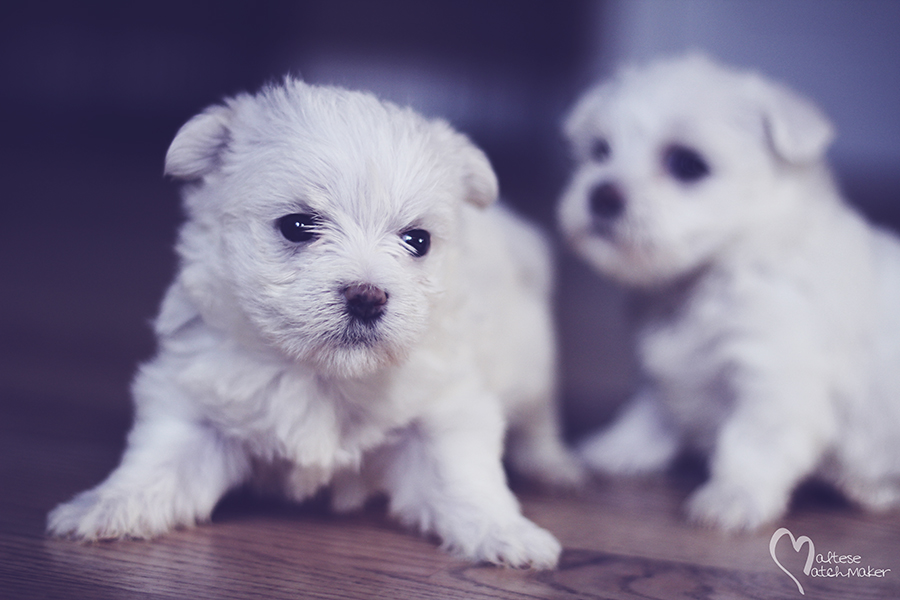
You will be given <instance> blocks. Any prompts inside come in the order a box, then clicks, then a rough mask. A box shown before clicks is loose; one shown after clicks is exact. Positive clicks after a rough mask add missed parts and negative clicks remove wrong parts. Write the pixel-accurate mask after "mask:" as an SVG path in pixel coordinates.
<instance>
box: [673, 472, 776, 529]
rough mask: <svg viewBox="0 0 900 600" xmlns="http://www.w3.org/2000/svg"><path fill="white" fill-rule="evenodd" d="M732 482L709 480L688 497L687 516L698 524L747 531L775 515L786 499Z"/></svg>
mask: <svg viewBox="0 0 900 600" xmlns="http://www.w3.org/2000/svg"><path fill="white" fill-rule="evenodd" d="M769 496H770V497H768V498H767V497H766V494H764V493H762V490H761V489H760V490H751V489H749V488H746V487H742V486H739V485H735V484H728V483H722V482H718V481H710V482H709V483H707V484H706V485H704V486H703V487H701V488H700V489H699V490H697V491H696V492H694V494H693V495H692V496H691V497H690V498H689V499H688V503H687V512H688V517H689V518H690V520H691V521H692V522H694V523H697V524H698V525H705V526H710V527H716V528H718V529H722V530H725V531H729V532H738V531H750V530H754V529H757V528H758V527H760V526H761V525H763V524H764V523H767V522H769V521H772V520H774V519H776V518H778V517H779V516H780V515H781V513H783V512H784V509H785V507H786V502H787V500H786V499H782V500H779V499H778V498H777V497H776V496H777V495H776V494H769Z"/></svg>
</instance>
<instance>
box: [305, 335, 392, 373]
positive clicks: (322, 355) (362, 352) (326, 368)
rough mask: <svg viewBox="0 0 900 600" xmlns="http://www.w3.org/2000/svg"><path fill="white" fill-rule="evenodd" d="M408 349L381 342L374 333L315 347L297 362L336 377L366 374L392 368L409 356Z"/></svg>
mask: <svg viewBox="0 0 900 600" xmlns="http://www.w3.org/2000/svg"><path fill="white" fill-rule="evenodd" d="M409 352H410V350H409V349H408V348H396V347H391V346H387V345H385V344H383V343H382V342H380V341H379V340H378V335H377V334H375V333H373V334H371V337H367V338H366V339H364V340H360V339H355V340H335V341H333V342H332V343H330V344H328V345H327V346H324V347H321V348H316V349H313V350H311V351H310V352H308V353H307V354H306V355H305V356H298V357H297V359H298V361H300V362H305V363H307V364H310V365H311V366H312V367H313V368H314V369H315V370H316V371H317V372H318V373H320V374H321V375H323V376H325V377H330V378H335V379H355V378H361V377H367V376H371V375H374V374H376V373H378V372H379V371H382V370H384V369H388V368H391V367H399V366H401V365H403V364H404V362H405V361H406V360H407V358H408V356H409Z"/></svg>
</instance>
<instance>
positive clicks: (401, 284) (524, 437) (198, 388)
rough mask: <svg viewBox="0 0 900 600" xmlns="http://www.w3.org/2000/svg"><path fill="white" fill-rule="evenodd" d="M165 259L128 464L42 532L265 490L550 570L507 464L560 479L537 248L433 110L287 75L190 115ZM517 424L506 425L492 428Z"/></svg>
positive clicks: (465, 145)
mask: <svg viewBox="0 0 900 600" xmlns="http://www.w3.org/2000/svg"><path fill="white" fill-rule="evenodd" d="M166 173H167V174H169V175H171V176H173V177H175V178H177V179H179V180H182V181H184V182H186V185H185V186H184V202H185V207H186V211H187V222H186V223H185V224H184V226H183V228H182V229H181V232H180V238H179V242H178V246H177V249H178V253H179V256H180V261H181V262H180V268H179V270H178V273H177V276H176V278H175V281H174V283H173V284H172V285H171V287H170V288H169V290H168V292H167V294H166V296H165V299H164V301H163V303H162V309H161V312H160V315H159V317H158V319H157V321H156V333H157V336H158V341H159V349H158V355H157V356H156V358H154V359H153V360H152V361H151V362H149V363H148V364H146V365H144V366H143V367H142V368H141V369H140V371H139V373H138V375H137V378H136V381H135V383H134V390H133V391H134V398H135V404H136V411H137V412H136V420H135V424H134V427H133V429H132V431H131V433H130V435H129V437H128V447H127V450H126V451H125V454H124V456H123V458H122V462H121V464H120V466H119V467H118V468H117V469H116V470H115V471H114V472H113V473H112V474H111V475H110V476H109V477H108V478H107V479H106V481H104V482H103V483H101V484H100V485H98V486H97V487H96V488H94V489H92V490H88V491H86V492H83V493H82V494H80V495H78V496H76V497H75V498H74V499H73V500H71V501H70V502H68V503H66V504H63V505H61V506H59V507H57V508H56V509H55V510H54V511H53V512H52V513H51V514H50V516H49V519H48V529H49V531H50V532H51V533H53V534H56V535H61V536H70V537H74V538H79V539H85V540H94V539H101V538H118V537H136V538H146V537H152V536H155V535H159V534H162V533H165V532H166V531H169V530H171V529H173V528H176V527H181V526H190V525H192V524H194V523H195V522H197V521H203V520H206V519H208V518H209V516H210V513H211V512H212V510H213V507H214V506H215V505H216V502H217V501H218V500H219V499H220V498H221V497H222V495H223V494H224V493H225V492H227V491H228V490H229V489H231V488H233V487H235V486H238V485H241V484H242V483H245V482H247V481H249V480H258V481H263V480H265V481H267V482H271V480H272V478H273V475H276V476H278V478H279V482H280V483H282V484H283V487H284V489H285V491H286V493H287V494H288V496H289V497H291V498H293V499H297V500H302V499H304V498H307V497H309V496H310V495H312V494H314V493H315V492H317V491H318V490H319V489H320V488H323V487H324V486H327V485H329V484H333V486H332V500H333V504H334V505H335V507H336V508H338V509H342V510H348V509H352V508H356V507H359V506H361V505H362V504H363V503H364V501H365V500H366V498H367V497H368V495H369V494H371V493H377V492H385V493H387V494H388V495H389V498H390V505H389V506H390V511H391V513H393V514H394V515H395V516H397V517H398V518H399V519H400V520H401V521H402V522H404V523H406V524H409V525H411V526H414V527H417V528H418V529H420V530H421V531H422V532H430V533H434V534H437V535H438V536H439V537H440V538H441V540H442V541H443V543H444V546H445V547H447V548H448V549H450V550H451V551H454V552H455V553H457V554H459V555H461V556H463V557H466V558H468V559H473V560H484V561H490V562H494V563H501V564H508V565H513V566H530V567H535V568H549V567H552V566H554V565H555V564H556V561H557V558H558V555H559V553H560V545H559V543H558V542H557V540H556V539H555V538H554V537H553V536H552V535H551V534H550V533H548V532H547V531H545V530H543V529H541V528H540V527H538V526H536V525H535V524H534V523H532V522H531V521H529V520H528V519H526V518H525V517H524V516H522V514H521V512H520V509H519V506H518V504H517V501H516V499H515V497H514V496H513V494H512V493H511V491H510V490H509V488H508V487H507V484H506V479H505V474H504V471H503V467H502V464H501V456H502V454H503V448H504V436H505V435H507V429H508V428H509V433H508V442H509V444H508V453H509V454H508V458H509V460H510V462H511V463H512V465H513V466H514V467H517V468H518V469H519V470H520V471H524V472H525V474H526V475H532V476H535V477H537V478H539V479H542V480H544V481H545V482H550V483H571V482H573V481H576V480H577V479H578V476H579V470H578V467H577V466H576V465H577V462H575V461H574V460H573V459H572V457H571V456H570V455H569V454H567V452H566V451H565V450H564V448H563V446H562V445H561V442H560V438H559V437H558V427H557V420H556V416H555V412H554V411H555V408H554V406H553V405H552V403H551V399H552V397H553V393H554V385H555V382H554V360H555V358H554V338H553V332H552V328H551V312H550V304H549V301H550V298H549V296H550V285H551V281H550V275H551V274H550V260H549V255H548V253H547V246H546V244H545V241H544V240H543V239H542V237H541V236H540V235H539V234H538V233H537V232H536V231H535V230H534V229H532V228H531V227H530V226H527V225H525V224H524V223H523V222H521V221H520V220H518V219H517V218H516V217H514V216H512V215H511V214H510V213H509V212H507V211H506V210H505V209H503V208H502V207H499V206H493V207H489V206H488V205H490V204H492V203H493V202H494V200H495V199H496V196H497V181H496V177H495V175H494V173H493V171H492V169H491V167H490V164H489V162H488V160H487V158H486V157H485V156H484V154H483V153H482V152H481V151H480V150H478V149H477V148H476V147H475V146H474V145H473V144H472V143H471V142H470V141H469V140H468V139H467V138H465V137H464V136H462V135H461V134H459V133H456V132H454V131H453V130H452V129H451V128H450V127H449V126H448V125H447V124H446V123H444V122H442V121H428V120H426V119H424V118H422V117H421V116H418V115H417V114H415V113H414V112H412V111H411V110H408V109H402V108H398V107H396V106H394V105H391V104H389V103H385V102H381V101H379V100H377V99H376V98H375V97H373V96H371V95H368V94H364V93H358V92H350V91H346V90H341V89H336V88H329V87H315V86H310V85H307V84H304V83H303V82H301V81H297V80H292V79H290V78H289V79H287V80H286V81H285V82H284V84H283V85H281V86H271V87H268V88H266V89H264V90H263V91H261V92H260V93H259V94H258V95H255V96H251V95H240V96H237V97H235V98H232V99H229V100H227V101H226V102H225V103H224V105H221V106H213V107H210V108H208V109H207V110H205V111H204V112H202V113H201V114H199V115H197V116H196V117H194V118H193V119H191V120H190V121H188V123H187V124H185V125H184V126H183V127H182V128H181V130H180V131H179V132H178V134H177V135H176V137H175V140H174V141H173V142H172V145H171V147H170V148H169V151H168V155H167V156H166ZM508 426H509V427H508Z"/></svg>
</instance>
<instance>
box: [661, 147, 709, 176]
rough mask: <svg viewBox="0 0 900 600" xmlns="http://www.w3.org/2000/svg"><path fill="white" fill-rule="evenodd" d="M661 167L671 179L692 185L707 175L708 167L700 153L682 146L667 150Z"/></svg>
mask: <svg viewBox="0 0 900 600" xmlns="http://www.w3.org/2000/svg"><path fill="white" fill-rule="evenodd" d="M663 165H664V166H665V169H666V171H668V172H669V174H670V175H671V176H672V177H674V178H675V179H677V180H678V181H681V182H684V183H692V182H694V181H698V180H700V179H703V178H704V177H706V176H707V175H709V165H708V164H706V160H704V158H703V157H702V156H700V153H699V152H697V151H696V150H692V149H690V148H686V147H684V146H670V147H669V148H667V149H666V151H665V154H664V155H663Z"/></svg>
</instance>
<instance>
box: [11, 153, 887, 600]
mask: <svg viewBox="0 0 900 600" xmlns="http://www.w3.org/2000/svg"><path fill="white" fill-rule="evenodd" d="M113 167H115V165H113V166H112V167H110V168H109V169H108V170H107V171H106V172H105V173H106V174H105V175H104V178H103V182H102V186H105V187H104V188H103V190H102V192H103V194H104V196H105V197H107V196H108V197H111V198H114V197H120V198H123V200H122V202H130V203H135V202H137V203H138V205H139V206H149V205H150V204H151V203H150V202H149V201H146V198H144V199H141V198H137V197H135V194H136V193H137V194H138V195H139V194H141V193H143V194H145V195H147V196H155V195H159V196H160V197H166V194H169V195H171V190H168V191H167V190H165V189H164V188H163V187H162V186H163V184H162V183H161V182H157V183H154V182H156V181H157V179H156V178H158V174H157V173H153V177H152V178H150V177H149V176H148V177H147V185H146V186H142V185H137V186H136V185H135V183H134V178H135V177H138V179H139V180H140V177H143V175H141V174H138V175H133V174H130V173H128V172H127V171H125V170H124V169H125V168H124V167H123V168H122V169H117V168H113ZM79 172H81V170H79V169H77V168H75V167H73V171H72V173H70V174H69V179H68V181H75V185H73V186H72V189H73V190H79V189H80V190H84V189H85V187H86V186H87V187H88V188H89V187H90V186H95V187H96V186H100V185H101V183H100V182H95V181H90V182H84V184H83V185H79V184H78V181H77V178H78V177H79V175H78V173H79ZM126 180H128V184H127V185H126V184H125V183H123V182H125V181H126ZM140 181H142V180H140ZM27 183H28V186H29V190H30V193H33V194H35V195H36V197H38V196H39V195H40V193H41V190H42V189H44V188H46V189H47V190H51V189H54V188H53V187H52V186H53V185H54V184H53V182H50V181H46V180H45V179H44V178H41V177H32V178H29V180H28V182H27ZM55 185H56V186H57V187H56V188H55V189H59V185H58V184H55ZM154 186H156V187H154ZM35 189H36V190H37V191H35ZM135 190H144V191H143V192H140V191H139V192H135ZM20 191H21V190H20ZM48 193H49V192H48ZM80 193H81V194H82V195H83V196H84V197H87V196H88V194H87V192H84V191H82V192H80ZM129 194H130V196H129ZM83 200H84V198H80V197H77V196H76V197H73V200H72V201H73V202H75V203H77V202H81V201H83ZM167 202H168V204H165V206H163V208H161V209H160V210H161V211H162V212H166V211H168V213H167V214H170V215H171V213H173V212H174V208H173V207H174V206H175V205H174V200H171V199H170V200H167ZM60 210H62V211H63V213H62V214H56V215H50V216H47V215H42V214H41V212H40V210H39V208H29V209H28V211H31V212H27V211H26V213H25V214H19V215H17V216H15V218H14V219H12V220H10V219H5V220H3V222H2V223H0V234H2V235H0V285H2V290H3V292H2V294H0V598H61V599H62V598H65V599H72V598H91V599H104V598H110V599H112V598H116V599H123V598H178V599H185V598H249V597H260V598H292V599H296V598H346V599H349V598H366V599H369V598H415V599H428V598H435V599H438V598H440V599H444V598H532V599H548V598H667V599H668V598H693V599H698V598H710V599H713V598H715V599H723V598H760V599H767V600H771V599H778V598H792V599H796V598H801V597H803V596H801V595H800V591H799V589H798V585H797V584H796V583H795V582H794V581H793V580H792V579H791V578H790V577H789V576H788V575H787V574H786V573H785V572H784V571H782V570H781V569H780V568H779V566H778V564H776V562H775V561H774V560H773V558H772V556H771V555H770V552H769V542H770V538H771V537H772V534H773V533H774V531H775V529H776V527H777V526H785V527H787V528H788V529H789V530H790V531H791V532H792V533H793V535H794V536H801V535H806V536H808V537H809V538H810V539H811V540H812V541H813V542H814V544H815V549H816V553H818V554H822V555H823V558H824V557H827V556H828V553H829V552H834V553H835V554H837V555H857V556H860V557H861V558H860V559H859V560H860V564H861V565H862V566H869V567H871V568H872V569H890V571H887V572H885V573H884V575H885V576H884V577H881V578H876V577H837V578H835V577H831V578H828V577H813V576H807V575H803V574H802V573H801V570H802V567H803V562H804V560H805V557H806V551H807V547H806V546H804V547H803V548H802V549H801V552H800V553H798V552H795V551H794V549H793V548H792V547H791V544H790V540H789V539H787V538H782V539H781V542H780V543H779V545H778V546H777V548H776V556H777V557H778V558H779V561H780V562H781V563H782V564H783V565H784V566H785V568H786V569H788V570H789V571H791V572H792V573H794V574H795V575H796V577H797V580H798V582H799V584H800V585H802V586H803V588H804V591H805V593H806V595H805V597H808V598H873V599H874V598H879V599H882V598H900V518H898V516H897V515H896V514H895V515H890V516H872V515H866V514H862V513H860V512H858V511H857V510H855V509H853V508H851V507H848V506H846V505H844V504H843V503H842V502H840V501H839V500H838V499H836V498H834V497H833V496H829V495H828V494H822V493H820V492H818V491H816V490H807V492H806V493H805V494H803V495H801V498H799V499H798V501H797V502H796V506H795V507H794V509H793V510H792V512H791V514H790V515H789V517H788V518H786V519H785V520H784V521H783V522H782V523H779V524H777V525H773V526H771V527H768V528H765V529H764V530H763V531H761V532H759V533H758V534H754V535H742V536H736V537H724V536H721V535H719V534H716V533H713V532H709V531H704V530H699V529H696V528H693V527H690V526H688V525H686V524H684V523H683V521H682V518H681V511H680V506H681V503H682V502H683V500H684V498H685V496H686V495H687V494H688V493H689V491H690V490H691V489H692V488H693V487H694V486H695V485H696V484H697V483H698V481H699V478H698V477H699V476H698V475H697V472H696V470H694V469H690V468H684V469H681V470H679V471H677V472H673V473H671V474H668V475H666V476H661V477H659V478H656V479H651V480H643V481H634V480H617V481H611V480H606V481H596V482H594V483H593V484H592V485H591V487H590V488H589V489H588V490H587V491H585V492H584V494H582V495H580V496H571V497H565V496H564V497H553V496H549V495H545V494H541V493H539V492H536V491H529V490H526V489H524V488H517V489H518V491H519V492H520V497H521V499H522V502H523V505H524V510H525V512H526V514H527V515H528V516H530V517H531V518H532V519H534V520H535V521H536V522H537V523H539V524H541V525H542V526H544V527H546V528H548V529H549V530H551V531H552V532H554V533H555V534H556V535H557V536H558V538H559V539H560V540H561V541H562V544H563V546H564V547H565V551H564V553H563V556H562V561H561V563H560V566H559V569H558V570H556V571H553V572H528V571H517V570H510V569H503V568H495V567H490V566H485V565H472V564H467V563H465V562H461V561H459V560H457V559H454V558H452V557H450V556H447V555H445V554H444V553H442V552H441V551H440V549H439V548H438V547H437V545H436V543H435V542H434V541H433V540H429V539H423V538H421V537H418V536H416V535H414V534H412V533H410V532H408V531H404V530H403V529H402V528H400V527H398V526H397V525H395V524H394V523H392V522H391V521H390V520H389V519H388V518H387V517H386V516H385V514H384V509H383V507H381V506H377V505H375V506H372V507H369V508H368V509H367V510H366V511H365V512H363V513H362V514H358V515H355V516H334V515H330V514H328V512H327V511H326V510H324V509H323V508H322V506H321V505H319V504H316V503H313V504H311V505H308V506H302V507H297V506H289V505H284V504H279V503H274V502H271V501H263V500H259V499H255V498H252V497H249V496H246V495H240V494H238V495H233V496H231V497H229V498H226V499H225V500H224V501H223V503H222V504H221V505H220V507H219V508H218V510H217V511H216V513H215V515H214V517H213V521H212V523H210V524H206V525H203V526H200V527H198V528H196V529H193V530H189V531H179V532H176V533H173V534H171V535H168V536H165V537H163V538H161V539H158V540H156V541H152V542H133V541H121V542H112V543H99V544H92V545H80V544H77V543H73V542H69V541H62V540H52V539H47V538H46V537H45V536H44V533H43V530H44V520H45V517H46V514H47V511H48V510H50V509H51V508H52V507H53V506H54V505H56V504H57V503H59V502H61V501H63V500H66V499H67V498H69V497H70V496H71V495H72V494H74V493H75V492H78V491H80V490H83V489H85V488H87V487H89V486H91V485H94V484H95V483H97V482H98V481H99V480H100V479H101V478H102V477H104V476H105V475H106V474H107V473H108V472H109V470H110V469H111V468H112V467H113V466H114V465H115V464H116V462H117V460H118V456H119V453H120V451H121V448H122V444H123V439H124V435H125V432H126V430H127V428H128V425H129V421H130V408H129V400H128V394H127V388H128V381H129V378H130V377H131V374H132V372H133V369H134V366H135V364H136V362H137V361H138V360H140V359H142V358H146V357H148V356H149V355H150V353H151V352H152V340H151V338H150V336H149V327H148V325H147V320H148V319H149V318H150V317H151V316H152V314H153V312H154V311H155V307H156V303H157V301H158V298H159V297H160V294H161V291H162V289H163V286H164V285H165V282H166V280H167V279H168V277H169V276H170V272H171V269H172V265H173V260H172V258H171V254H170V250H169V247H170V243H171V242H170V237H171V232H169V230H168V229H167V228H166V229H165V231H166V232H167V233H160V234H159V235H157V234H156V233H154V234H153V235H150V234H149V233H148V228H150V229H153V228H155V227H156V225H154V224H153V222H152V221H153V218H154V217H153V216H152V215H149V214H148V215H141V214H134V212H131V213H129V212H127V211H125V212H121V213H117V212H116V211H117V210H120V209H119V208H118V205H115V204H113V203H110V204H109V205H108V206H106V208H104V209H103V210H106V211H109V214H112V216H108V215H107V218H106V219H105V220H104V219H97V218H94V216H92V215H90V214H89V215H88V216H87V217H86V218H79V217H78V210H76V209H71V211H70V212H65V210H67V209H62V208H61V209H60ZM92 210H96V209H92ZM11 223H12V224H11ZM160 230H161V231H162V229H160ZM801 554H802V556H801ZM814 566H815V567H817V568H818V567H822V566H823V565H820V564H818V563H816V564H815V565H814Z"/></svg>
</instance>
